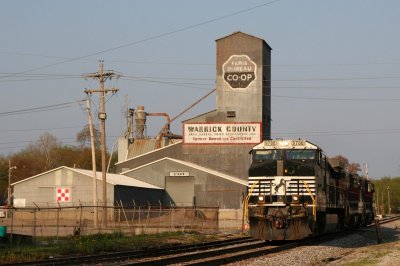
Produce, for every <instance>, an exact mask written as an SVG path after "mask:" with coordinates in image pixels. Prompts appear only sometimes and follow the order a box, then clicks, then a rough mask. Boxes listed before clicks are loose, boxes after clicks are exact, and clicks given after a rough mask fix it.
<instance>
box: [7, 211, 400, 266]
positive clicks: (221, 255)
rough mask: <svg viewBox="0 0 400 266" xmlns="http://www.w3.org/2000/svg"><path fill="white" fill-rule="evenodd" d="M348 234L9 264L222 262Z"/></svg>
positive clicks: (239, 240) (243, 240)
mask: <svg viewBox="0 0 400 266" xmlns="http://www.w3.org/2000/svg"><path fill="white" fill-rule="evenodd" d="M398 219H400V216H395V217H389V218H385V219H381V220H380V223H381V224H383V223H389V222H392V221H394V220H398ZM370 226H374V224H371V225H369V227H370ZM353 232H356V231H353ZM347 233H348V232H347ZM345 234H346V232H340V233H339V234H332V235H323V236H319V237H316V238H311V239H306V240H302V241H296V242H291V243H289V244H288V243H284V244H277V243H276V242H265V241H260V240H255V239H252V238H249V237H243V238H234V239H229V240H222V241H214V242H208V243H201V244H194V245H181V246H173V247H167V248H158V249H146V250H138V251H127V252H114V253H109V254H103V255H91V256H76V257H63V258H57V259H48V260H43V261H36V262H23V263H16V264H15V263H14V264H10V265H89V264H97V265H98V264H101V265H172V264H179V265H222V264H227V263H232V262H235V261H241V260H246V259H249V258H254V257H259V256H265V255H269V254H273V253H276V252H281V251H284V250H289V249H292V248H296V247H298V246H302V245H315V244H318V243H321V242H324V241H328V240H332V239H334V238H336V237H340V236H341V235H345Z"/></svg>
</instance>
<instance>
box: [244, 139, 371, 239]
mask: <svg viewBox="0 0 400 266" xmlns="http://www.w3.org/2000/svg"><path fill="white" fill-rule="evenodd" d="M251 154H252V163H251V166H250V169H249V180H248V197H247V201H246V204H247V206H246V207H247V208H246V210H247V214H246V216H247V218H248V223H249V227H250V228H249V229H250V235H251V236H253V237H255V238H259V239H264V240H297V239H302V238H306V237H309V236H312V235H317V234H322V233H327V232H335V231H340V230H343V229H345V228H352V227H358V226H362V225H366V224H369V223H372V222H373V220H374V216H375V213H374V197H373V193H374V186H373V184H372V182H370V181H369V180H367V179H366V178H364V177H361V176H359V175H357V174H351V173H347V172H346V171H345V169H344V167H343V165H341V164H340V162H339V161H338V160H330V159H328V158H327V157H326V155H325V154H324V153H323V151H322V149H321V148H319V147H318V146H316V145H314V144H312V143H310V142H308V141H305V140H265V141H263V142H262V143H260V144H259V145H257V146H255V147H254V148H253V149H252V151H251Z"/></svg>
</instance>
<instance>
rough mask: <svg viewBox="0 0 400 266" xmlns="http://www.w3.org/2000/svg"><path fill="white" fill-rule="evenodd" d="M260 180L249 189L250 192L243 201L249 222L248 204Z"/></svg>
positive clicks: (245, 215)
mask: <svg viewBox="0 0 400 266" xmlns="http://www.w3.org/2000/svg"><path fill="white" fill-rule="evenodd" d="M259 182H260V181H257V182H255V183H254V184H253V185H251V187H250V189H249V193H247V196H246V198H245V199H244V202H243V211H244V217H245V218H246V222H247V223H249V211H248V208H247V207H248V206H249V200H250V196H251V194H252V193H253V190H254V188H255V187H256V186H257V185H258V183H259Z"/></svg>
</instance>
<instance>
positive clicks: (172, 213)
mask: <svg viewBox="0 0 400 266" xmlns="http://www.w3.org/2000/svg"><path fill="white" fill-rule="evenodd" d="M170 206H171V219H170V223H169V228H170V229H172V228H173V227H174V214H175V207H174V206H172V204H170Z"/></svg>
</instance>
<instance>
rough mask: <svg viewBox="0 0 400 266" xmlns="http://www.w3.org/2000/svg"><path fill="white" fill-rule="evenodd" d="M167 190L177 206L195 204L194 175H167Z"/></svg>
mask: <svg viewBox="0 0 400 266" xmlns="http://www.w3.org/2000/svg"><path fill="white" fill-rule="evenodd" d="M165 190H166V191H167V193H168V194H169V196H170V197H171V199H172V200H173V203H174V204H175V205H176V206H193V199H194V177H193V176H167V177H166V178H165Z"/></svg>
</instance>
